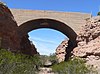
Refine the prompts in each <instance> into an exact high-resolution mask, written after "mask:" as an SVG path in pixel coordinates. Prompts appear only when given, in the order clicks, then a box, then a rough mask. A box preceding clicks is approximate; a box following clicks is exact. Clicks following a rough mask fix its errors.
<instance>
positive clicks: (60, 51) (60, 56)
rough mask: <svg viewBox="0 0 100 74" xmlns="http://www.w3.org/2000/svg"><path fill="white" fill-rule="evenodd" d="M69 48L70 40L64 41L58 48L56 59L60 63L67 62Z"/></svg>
mask: <svg viewBox="0 0 100 74" xmlns="http://www.w3.org/2000/svg"><path fill="white" fill-rule="evenodd" d="M67 46H68V40H67V39H66V40H64V41H62V43H61V44H60V45H59V46H58V47H57V49H56V57H57V59H58V62H59V63H60V62H62V61H64V60H65V55H66V54H67V53H66V48H67Z"/></svg>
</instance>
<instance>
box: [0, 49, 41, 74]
mask: <svg viewBox="0 0 100 74" xmlns="http://www.w3.org/2000/svg"><path fill="white" fill-rule="evenodd" d="M40 65H41V62H40V60H39V56H37V55H35V56H29V55H24V54H14V53H12V52H10V51H7V50H4V49H0V74H35V73H36V71H37V70H38V67H39V66H40Z"/></svg>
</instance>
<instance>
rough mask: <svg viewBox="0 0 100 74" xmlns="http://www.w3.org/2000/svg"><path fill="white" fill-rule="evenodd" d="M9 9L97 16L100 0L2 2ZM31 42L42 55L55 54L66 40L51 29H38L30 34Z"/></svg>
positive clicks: (13, 0)
mask: <svg viewBox="0 0 100 74" xmlns="http://www.w3.org/2000/svg"><path fill="white" fill-rule="evenodd" d="M2 1H3V2H5V3H6V4H7V6H8V7H9V8H17V9H31V10H53V11H63V12H84V13H92V15H93V16H96V14H97V12H98V11H99V8H100V0H2ZM29 35H30V40H32V41H33V43H34V44H35V45H36V48H37V49H38V51H39V52H40V53H41V54H50V53H54V52H55V49H56V47H57V46H58V45H59V44H60V43H61V41H62V40H64V39H65V38H66V36H65V35H63V34H62V33H60V32H58V31H55V30H51V29H38V30H34V31H32V32H30V33H29Z"/></svg>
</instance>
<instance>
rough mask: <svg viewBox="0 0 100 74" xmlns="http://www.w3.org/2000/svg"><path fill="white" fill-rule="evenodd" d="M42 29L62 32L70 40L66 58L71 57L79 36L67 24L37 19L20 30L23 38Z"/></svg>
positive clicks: (22, 26)
mask: <svg viewBox="0 0 100 74" xmlns="http://www.w3.org/2000/svg"><path fill="white" fill-rule="evenodd" d="M41 28H50V29H54V30H57V31H60V32H61V33H63V34H64V35H66V36H67V37H68V38H69V41H68V47H67V49H68V50H66V52H67V53H68V54H67V55H66V57H67V56H68V57H69V54H70V53H71V51H72V49H73V48H74V47H76V45H77V42H76V38H77V34H76V33H75V32H74V30H73V29H72V28H70V27H69V26H68V25H67V24H65V23H63V22H60V21H57V20H54V19H47V18H42V19H35V20H31V21H28V22H25V23H23V24H21V25H20V26H19V30H18V31H20V34H21V37H23V36H25V35H27V34H28V33H29V32H31V31H32V30H36V29H41Z"/></svg>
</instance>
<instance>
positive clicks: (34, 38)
mask: <svg viewBox="0 0 100 74" xmlns="http://www.w3.org/2000/svg"><path fill="white" fill-rule="evenodd" d="M29 39H30V40H32V41H33V42H34V41H40V42H45V43H50V44H57V43H56V42H55V41H52V40H51V39H48V40H44V39H42V38H39V37H30V38H29Z"/></svg>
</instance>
